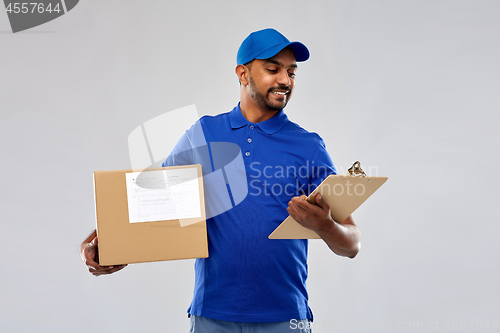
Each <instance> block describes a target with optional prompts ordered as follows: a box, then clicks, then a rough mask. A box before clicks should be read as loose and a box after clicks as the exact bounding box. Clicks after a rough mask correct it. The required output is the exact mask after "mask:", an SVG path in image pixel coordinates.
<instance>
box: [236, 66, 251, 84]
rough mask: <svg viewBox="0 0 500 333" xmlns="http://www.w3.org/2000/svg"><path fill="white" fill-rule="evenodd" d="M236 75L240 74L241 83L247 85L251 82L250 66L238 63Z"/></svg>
mask: <svg viewBox="0 0 500 333" xmlns="http://www.w3.org/2000/svg"><path fill="white" fill-rule="evenodd" d="M235 72H236V75H238V79H239V80H240V83H241V85H243V86H246V85H248V83H249V82H250V79H249V78H250V76H249V74H250V68H248V67H247V66H245V65H238V66H236V69H235Z"/></svg>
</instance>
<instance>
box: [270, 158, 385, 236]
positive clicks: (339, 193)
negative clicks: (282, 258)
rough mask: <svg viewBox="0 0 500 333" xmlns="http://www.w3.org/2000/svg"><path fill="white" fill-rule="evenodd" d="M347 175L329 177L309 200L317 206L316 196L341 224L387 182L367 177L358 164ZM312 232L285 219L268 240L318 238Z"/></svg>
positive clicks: (295, 222)
mask: <svg viewBox="0 0 500 333" xmlns="http://www.w3.org/2000/svg"><path fill="white" fill-rule="evenodd" d="M349 173H350V175H346V176H342V175H330V176H328V177H327V178H326V179H325V180H324V181H323V182H322V183H321V184H320V185H319V186H318V187H317V188H316V189H315V190H314V191H313V192H312V193H311V194H310V195H309V196H308V197H307V201H308V202H310V203H312V204H316V200H315V198H316V194H318V193H320V194H321V196H322V197H323V200H324V201H325V202H326V203H327V204H328V205H329V206H330V211H331V216H332V219H333V220H334V221H336V222H338V223H342V222H344V221H345V219H346V218H348V217H349V215H351V214H352V213H353V212H354V211H355V210H356V209H357V208H358V207H359V206H361V204H362V203H363V202H365V201H366V199H368V198H369V197H370V196H371V195H372V194H373V193H374V192H375V191H376V190H378V189H379V188H380V186H382V185H383V184H384V183H385V182H386V181H387V179H388V178H387V177H367V176H366V174H365V173H364V172H363V170H361V167H360V166H359V162H358V161H357V162H356V163H354V165H353V166H352V167H351V168H350V169H349ZM320 238H321V237H320V236H319V235H318V234H317V233H316V232H314V231H312V230H310V229H307V228H305V227H303V226H302V225H300V224H299V223H298V222H297V221H295V220H294V219H293V217H291V216H288V217H287V218H286V219H285V220H284V221H283V222H282V223H281V224H280V225H279V226H278V227H277V228H276V229H275V230H274V231H273V232H272V233H271V234H270V235H269V239H320Z"/></svg>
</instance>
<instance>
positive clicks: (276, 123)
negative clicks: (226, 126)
mask: <svg viewBox="0 0 500 333" xmlns="http://www.w3.org/2000/svg"><path fill="white" fill-rule="evenodd" d="M229 120H230V122H231V127H232V128H233V129H236V128H241V127H243V126H246V125H247V124H250V122H249V121H248V120H247V119H246V118H245V117H244V116H243V113H241V109H240V103H238V105H237V106H236V107H235V108H234V109H233V111H231V112H230V114H229ZM287 122H288V117H287V116H286V114H285V113H284V112H283V110H280V111H279V112H278V113H277V114H275V115H274V116H273V117H272V118H271V119H268V120H266V121H262V122H260V123H255V124H253V125H255V126H257V127H258V128H260V129H261V130H262V131H263V132H265V133H267V134H274V133H276V132H278V131H279V130H280V129H282V128H283V126H285V125H286V123H287Z"/></svg>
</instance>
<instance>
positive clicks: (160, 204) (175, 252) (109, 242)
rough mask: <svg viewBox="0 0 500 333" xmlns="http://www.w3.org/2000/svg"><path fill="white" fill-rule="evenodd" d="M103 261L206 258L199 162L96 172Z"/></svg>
mask: <svg viewBox="0 0 500 333" xmlns="http://www.w3.org/2000/svg"><path fill="white" fill-rule="evenodd" d="M94 186H95V208H96V220H97V236H98V239H99V248H98V249H99V263H100V264H101V265H103V266H108V265H119V264H130V263H139V262H150V261H163V260H174V259H190V258H206V257H208V244H207V229H206V217H205V200H204V194H203V179H202V171H201V165H186V166H179V167H166V168H161V169H155V170H146V171H143V172H134V171H132V170H121V171H96V172H94Z"/></svg>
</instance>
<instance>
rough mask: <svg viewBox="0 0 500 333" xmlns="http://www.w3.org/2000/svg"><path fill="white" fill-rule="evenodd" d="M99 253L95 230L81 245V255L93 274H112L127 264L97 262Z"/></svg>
mask: <svg viewBox="0 0 500 333" xmlns="http://www.w3.org/2000/svg"><path fill="white" fill-rule="evenodd" d="M96 254H97V233H96V232H95V231H94V232H93V233H92V234H91V235H90V236H89V237H87V239H86V240H84V241H83V243H82V245H80V256H81V257H82V260H83V262H84V264H85V265H86V266H87V268H88V270H89V272H90V273H92V275H94V276H99V275H103V274H111V273H114V272H117V271H119V270H121V269H123V268H124V267H125V266H127V265H115V266H101V265H99V264H98V263H97V262H96Z"/></svg>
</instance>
